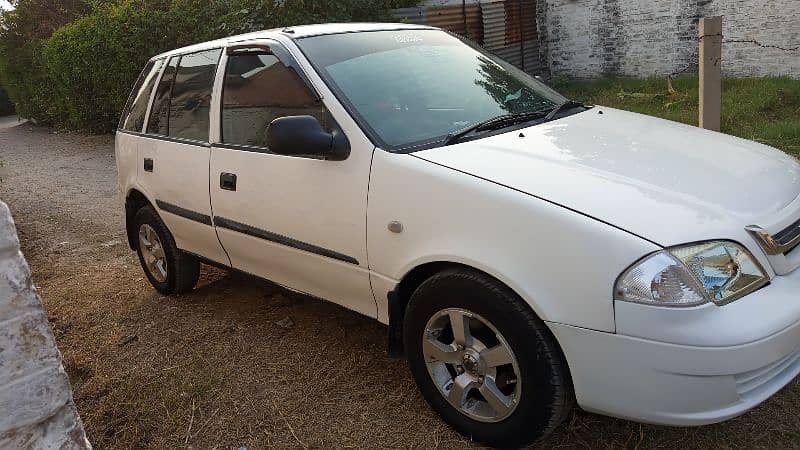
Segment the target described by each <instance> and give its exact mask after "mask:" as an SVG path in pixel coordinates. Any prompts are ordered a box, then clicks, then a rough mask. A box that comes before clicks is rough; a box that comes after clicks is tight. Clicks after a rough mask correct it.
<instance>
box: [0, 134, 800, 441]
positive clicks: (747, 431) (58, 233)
mask: <svg viewBox="0 0 800 450" xmlns="http://www.w3.org/2000/svg"><path fill="white" fill-rule="evenodd" d="M2 123H3V121H2V120H0V162H2V166H0V179H2V181H1V182H0V199H2V200H3V201H5V202H6V203H8V204H9V206H10V208H11V211H12V213H13V214H14V216H15V218H16V220H17V226H18V228H19V231H20V237H21V240H22V243H23V251H24V252H25V254H26V256H27V258H28V260H29V262H30V264H31V267H32V270H33V274H34V281H35V283H36V285H37V287H38V288H39V291H40V293H41V295H42V298H43V300H44V302H45V308H46V309H47V311H48V316H49V318H50V321H51V324H52V326H53V328H54V332H55V335H56V339H57V340H58V344H59V347H60V349H61V351H62V353H63V354H64V359H65V366H66V369H67V372H68V373H69V375H70V378H71V380H72V383H73V388H74V391H75V399H76V403H77V406H78V410H79V412H80V413H81V415H82V417H83V419H84V422H85V425H86V429H87V433H88V436H89V439H90V440H91V441H92V442H93V443H94V444H95V446H96V447H97V448H171V447H187V446H194V447H200V448H210V447H216V446H219V447H224V448H238V447H248V448H263V447H281V448H289V447H305V448H308V447H317V448H322V447H325V448H327V447H335V448H341V447H366V448H377V447H403V448H409V447H418V448H437V447H438V448H453V447H459V448H469V447H473V446H474V444H473V443H471V442H469V441H468V440H466V439H464V438H462V437H461V436H459V435H457V434H455V433H453V432H452V431H451V430H450V429H449V428H448V427H447V426H446V425H444V424H443V423H442V422H441V421H440V420H439V419H438V417H436V415H435V414H434V413H432V412H431V410H430V409H429V408H428V407H427V405H426V404H425V402H424V401H423V400H422V398H421V397H420V396H419V394H418V393H417V391H416V388H415V386H414V384H413V381H412V380H411V377H410V375H409V372H408V369H407V367H406V365H405V364H404V363H403V362H402V361H391V360H389V359H387V357H386V352H385V339H386V329H385V328H384V327H383V326H381V325H379V324H377V323H376V322H373V321H372V320H370V319H366V318H363V317H361V316H358V315H357V314H355V313H352V312H350V311H347V310H345V309H343V308H340V307H338V306H336V305H333V304H330V303H326V302H321V301H317V300H313V299H310V298H308V297H304V296H301V295H298V294H294V293H290V292H288V291H286V290H283V289H281V288H277V287H275V286H273V285H271V284H269V283H267V282H264V281H260V280H255V279H252V278H247V277H244V276H240V275H229V274H226V273H224V272H222V271H219V270H216V269H207V268H204V273H203V277H202V279H201V282H200V285H199V287H198V288H197V289H196V290H195V291H193V292H192V293H190V294H188V295H184V296H177V297H168V298H165V297H161V296H159V295H158V294H157V293H156V292H155V291H154V290H153V289H152V288H151V287H150V286H149V285H148V284H147V282H146V280H145V279H144V276H143V274H142V272H141V269H140V268H139V266H138V262H137V260H136V259H135V258H134V254H133V253H132V252H131V251H130V250H129V249H128V248H127V244H126V242H125V236H124V231H123V217H122V205H121V204H120V202H119V200H118V198H117V190H116V170H115V166H114V156H113V138H112V137H110V136H85V135H81V134H60V133H59V134H56V133H53V132H52V131H51V130H47V129H43V128H36V127H32V126H30V125H20V126H14V127H11V128H7V127H3V126H2ZM6 123H7V122H6ZM287 317H288V318H290V319H291V321H292V322H293V323H294V325H293V326H289V327H288V328H285V327H283V326H281V325H278V324H277V322H281V323H283V324H286V321H284V319H285V318H287ZM653 388H654V389H658V386H654V387H653ZM675 395H681V393H679V392H676V393H675ZM620 401H625V399H620ZM798 410H800V383H798V381H797V380H796V381H795V382H794V383H793V384H792V385H791V386H790V387H788V388H787V389H784V390H783V391H782V392H781V393H780V394H779V395H777V396H776V397H775V398H773V399H771V400H770V401H768V402H767V403H765V404H764V405H763V406H761V407H759V408H758V409H756V410H755V411H753V412H751V413H749V414H747V415H745V416H743V417H741V418H738V419H735V420H732V421H729V422H727V423H725V424H721V425H715V426H709V427H702V428H693V429H673V428H664V427H652V426H647V425H639V424H636V423H633V422H628V421H624V420H615V419H610V418H605V417H600V416H597V415H592V414H587V413H583V412H577V413H576V414H574V415H573V416H572V417H571V418H570V420H569V422H568V423H567V424H566V425H565V426H563V427H562V428H561V429H560V430H559V431H558V432H557V433H556V434H555V435H554V436H552V437H551V439H550V440H548V441H547V443H546V446H548V447H565V448H576V447H588V448H617V447H631V448H634V447H638V448H655V447H659V448H687V447H700V448H709V447H723V448H792V447H795V448H797V447H800V432H798V430H800V415H798V414H797V412H798Z"/></svg>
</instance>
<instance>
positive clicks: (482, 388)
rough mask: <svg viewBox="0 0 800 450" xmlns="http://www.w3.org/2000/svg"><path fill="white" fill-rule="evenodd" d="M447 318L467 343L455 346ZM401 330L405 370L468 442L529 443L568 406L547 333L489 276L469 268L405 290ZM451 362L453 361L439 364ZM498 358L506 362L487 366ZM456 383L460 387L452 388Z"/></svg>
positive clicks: (566, 384)
mask: <svg viewBox="0 0 800 450" xmlns="http://www.w3.org/2000/svg"><path fill="white" fill-rule="evenodd" d="M453 323H462V324H465V325H464V326H463V328H464V329H467V330H469V333H458V334H459V335H461V336H464V335H465V334H468V335H469V336H467V337H462V338H461V340H462V341H464V340H465V339H466V341H465V342H466V343H469V344H470V345H465V346H463V350H460V351H459V350H458V348H459V347H458V345H457V341H458V339H457V338H456V337H455V336H456V334H457V333H456V330H455V328H454V326H453ZM448 327H449V333H448ZM403 335H404V341H405V342H404V344H405V348H406V352H407V355H408V362H409V366H410V369H411V372H412V374H413V376H414V378H415V380H416V382H417V385H418V386H419V389H420V391H421V392H422V394H423V396H424V397H425V399H426V400H427V402H428V403H429V404H430V405H431V407H432V408H433V409H434V410H435V411H436V412H437V413H438V414H439V415H440V416H441V417H442V418H443V419H444V420H445V421H446V422H447V423H449V424H450V425H451V426H452V427H453V428H455V429H456V430H457V431H458V432H460V433H462V434H464V435H466V436H469V437H471V438H473V439H475V440H476V441H480V442H485V443H488V444H490V445H494V446H500V447H516V446H521V445H525V444H529V443H531V442H533V441H535V440H537V439H541V438H543V437H545V436H547V435H548V434H549V433H550V432H552V431H553V430H554V429H555V428H556V427H557V426H558V425H559V424H561V423H562V422H563V421H564V419H565V418H566V417H567V416H568V414H569V412H570V410H571V409H572V406H573V404H574V393H573V390H572V382H571V379H570V376H569V369H568V367H567V363H566V361H565V359H564V356H563V354H562V352H561V349H560V347H559V346H558V344H557V343H556V340H555V338H554V337H553V335H552V333H551V332H550V330H549V329H548V328H547V326H546V325H545V324H544V322H543V321H542V320H541V319H539V318H538V317H537V316H536V315H535V314H534V312H533V311H532V310H531V308H530V307H529V306H528V305H527V304H525V303H524V302H523V301H522V300H521V299H520V298H519V297H518V296H517V295H516V294H515V293H514V292H513V291H511V290H510V289H509V288H508V287H506V286H505V285H503V284H502V283H500V282H499V281H497V280H495V279H494V278H491V277H489V276H487V275H484V274H482V273H480V272H477V271H474V270H469V269H450V270H445V271H442V272H440V273H438V274H436V275H434V276H432V277H431V278H429V279H428V280H426V281H425V282H423V283H422V284H421V285H420V286H419V287H418V288H417V289H416V290H415V291H414V293H413V294H412V297H411V300H410V303H409V305H408V308H407V309H406V314H405V321H404V330H403ZM451 339H452V341H453V342H450V343H449V345H448V341H450V340H451ZM426 340H429V341H428V342H427V343H426ZM439 344H442V345H441V346H440V345H439ZM454 348H455V350H454ZM490 349H491V350H492V352H493V353H489V350H490ZM450 350H453V351H455V352H456V354H455V355H454V354H451V353H450ZM509 350H510V351H509ZM492 354H494V355H495V356H492ZM499 354H502V355H503V357H497V356H496V355H499ZM453 359H455V360H458V362H457V363H455V364H449V363H444V362H442V361H446V360H447V361H450V360H453ZM503 361H511V363H510V364H508V363H507V364H501V365H497V366H496V367H494V368H492V367H490V366H492V364H500V363H501V362H503ZM492 371H494V372H493V373H490V372H492ZM448 377H450V378H452V380H450V381H448ZM448 383H452V384H451V385H450V389H447V388H446V387H447V385H448ZM457 385H458V386H461V387H463V386H468V387H467V388H466V389H462V388H461V387H459V389H458V390H455V391H454V390H453V389H455V388H456V387H458V386H457ZM492 385H494V387H492ZM464 392H466V394H464ZM493 392H499V393H500V395H494V394H492V393H493ZM484 393H485V394H486V395H484ZM463 399H465V400H463ZM498 399H499V401H498ZM509 399H511V401H509ZM489 400H493V401H492V402H490V401H489ZM455 405H461V406H459V407H458V408H457V407H456V406H455ZM493 405H495V406H493ZM498 411H499V412H498Z"/></svg>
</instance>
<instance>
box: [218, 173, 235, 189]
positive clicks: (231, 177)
mask: <svg viewBox="0 0 800 450" xmlns="http://www.w3.org/2000/svg"><path fill="white" fill-rule="evenodd" d="M219 187H220V189H225V190H226V191H235V190H236V174H235V173H226V172H222V173H221V174H219Z"/></svg>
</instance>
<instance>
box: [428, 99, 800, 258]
mask: <svg viewBox="0 0 800 450" xmlns="http://www.w3.org/2000/svg"><path fill="white" fill-rule="evenodd" d="M414 155H415V156H417V157H419V158H422V159H425V160H427V161H430V162H433V163H436V164H440V165H443V166H447V167H450V168H452V169H455V170H458V171H461V172H465V173H468V174H471V175H475V176H477V177H480V178H483V179H486V180H489V181H492V182H495V183H498V184H502V185H505V186H507V187H510V188H513V189H516V190H519V191H522V192H525V193H528V194H530V195H533V196H536V197H539V198H541V199H544V200H547V201H549V202H553V203H557V204H559V205H562V206H564V207H567V208H570V209H573V210H575V211H577V212H579V213H582V214H585V215H587V216H591V217H593V218H596V219H599V220H601V221H604V222H607V223H609V224H611V225H614V226H616V227H619V228H622V229H624V230H627V231H629V232H631V233H634V234H636V235H639V236H641V237H644V238H646V239H648V240H651V241H653V242H656V243H658V244H661V245H664V246H669V245H676V244H680V243H686V242H691V241H695V240H700V239H720V238H726V237H728V236H730V232H731V227H736V229H737V230H738V229H741V228H743V227H745V226H747V225H751V224H754V223H756V224H757V223H759V221H761V220H769V217H771V216H773V215H774V214H775V213H776V212H778V211H780V210H782V209H784V208H786V207H787V206H788V205H789V204H790V203H792V201H793V200H795V199H796V198H797V197H798V195H800V166H798V163H797V161H796V160H795V159H794V158H792V157H790V156H788V155H786V154H784V153H783V152H781V151H779V150H776V149H774V148H771V147H768V146H765V145H761V144H758V143H755V142H752V141H747V140H744V139H739V138H736V137H732V136H728V135H725V134H721V133H715V132H711V131H707V130H703V129H700V128H696V127H692V126H689V125H683V124H680V123H677V122H671V121H667V120H662V119H657V118H654V117H650V116H644V115H641V114H635V113H630V112H625V111H620V110H615V109H612V108H606V107H595V108H593V109H589V110H587V111H584V112H582V113H579V114H575V115H572V116H568V117H565V118H563V119H560V120H556V121H553V122H548V123H546V124H541V125H537V126H532V127H528V128H524V129H521V130H516V131H513V132H509V133H503V134H499V135H495V136H491V137H487V138H484V139H478V140H473V141H468V142H463V143H460V144H456V145H451V146H447V147H439V148H434V149H430V150H424V151H419V152H416V153H414Z"/></svg>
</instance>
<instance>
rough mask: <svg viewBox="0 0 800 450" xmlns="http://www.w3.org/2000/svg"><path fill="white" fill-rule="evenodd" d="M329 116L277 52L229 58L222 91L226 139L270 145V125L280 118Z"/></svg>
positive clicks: (228, 141)
mask: <svg viewBox="0 0 800 450" xmlns="http://www.w3.org/2000/svg"><path fill="white" fill-rule="evenodd" d="M298 115H310V116H315V117H316V118H318V119H319V120H320V122H322V124H323V126H326V127H327V125H326V124H327V123H329V120H328V115H327V113H326V111H325V109H324V106H322V103H321V102H318V101H317V100H316V99H315V97H314V96H313V95H312V94H311V92H309V90H308V88H307V87H306V85H305V84H304V83H303V81H302V80H301V79H300V77H299V76H298V75H297V73H296V72H295V71H294V70H293V69H291V68H289V67H286V66H285V65H283V63H281V62H280V61H279V60H278V58H276V57H275V56H274V55H267V54H246V55H233V56H231V57H230V58H228V67H227V68H226V72H225V86H224V89H223V94H222V139H223V142H225V143H228V144H238V145H253V146H258V147H266V135H265V131H266V129H267V125H269V123H270V122H272V121H273V120H275V119H276V118H278V117H284V116H298Z"/></svg>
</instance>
